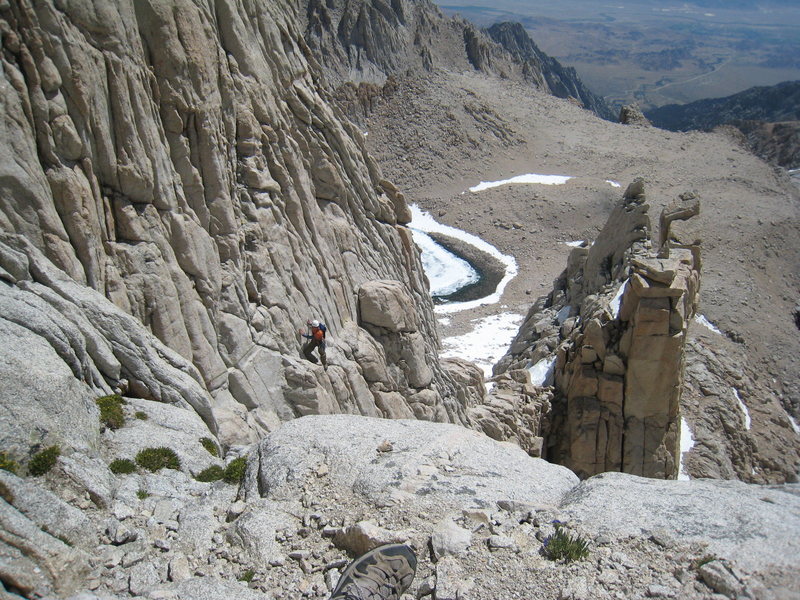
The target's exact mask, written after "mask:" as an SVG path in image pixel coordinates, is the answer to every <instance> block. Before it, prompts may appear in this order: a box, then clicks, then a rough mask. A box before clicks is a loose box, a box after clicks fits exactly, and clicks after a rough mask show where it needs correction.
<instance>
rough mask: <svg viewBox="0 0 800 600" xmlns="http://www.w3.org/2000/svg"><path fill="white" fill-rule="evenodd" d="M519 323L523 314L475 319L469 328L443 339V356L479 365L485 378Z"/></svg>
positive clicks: (507, 314) (510, 340)
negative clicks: (470, 328)
mask: <svg viewBox="0 0 800 600" xmlns="http://www.w3.org/2000/svg"><path fill="white" fill-rule="evenodd" d="M521 322H522V315H519V314H517V313H500V314H497V315H490V316H488V317H485V318H483V319H475V320H474V321H472V323H475V327H474V328H473V329H472V331H469V332H467V333H464V334H462V335H457V336H453V337H447V338H444V339H443V340H442V348H443V350H442V352H441V353H440V356H442V357H443V358H463V359H464V360H468V361H471V362H474V363H475V364H476V365H478V366H479V367H480V368H481V369H483V372H484V374H485V376H486V377H491V376H492V367H493V366H494V364H495V363H496V362H497V361H498V360H500V359H501V358H502V357H503V355H504V354H505V353H506V350H508V346H509V345H510V344H511V342H512V341H513V340H514V337H515V336H516V335H517V331H518V330H519V325H520V323H521Z"/></svg>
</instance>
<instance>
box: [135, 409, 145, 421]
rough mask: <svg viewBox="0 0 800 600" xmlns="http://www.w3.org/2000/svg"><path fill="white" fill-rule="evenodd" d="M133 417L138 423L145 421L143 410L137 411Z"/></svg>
mask: <svg viewBox="0 0 800 600" xmlns="http://www.w3.org/2000/svg"><path fill="white" fill-rule="evenodd" d="M134 416H135V417H136V418H137V419H139V420H140V421H147V413H146V412H144V411H143V410H137V411H136V414H135V415H134Z"/></svg>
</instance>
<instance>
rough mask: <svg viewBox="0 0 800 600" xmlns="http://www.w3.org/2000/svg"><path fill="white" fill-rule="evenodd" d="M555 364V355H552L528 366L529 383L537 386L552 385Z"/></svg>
mask: <svg viewBox="0 0 800 600" xmlns="http://www.w3.org/2000/svg"><path fill="white" fill-rule="evenodd" d="M555 364H556V357H555V356H553V357H550V358H543V359H542V360H540V361H539V362H537V363H536V364H535V365H533V366H532V367H529V368H528V372H529V373H530V374H531V383H532V384H533V385H538V386H543V385H552V383H553V370H554V368H555Z"/></svg>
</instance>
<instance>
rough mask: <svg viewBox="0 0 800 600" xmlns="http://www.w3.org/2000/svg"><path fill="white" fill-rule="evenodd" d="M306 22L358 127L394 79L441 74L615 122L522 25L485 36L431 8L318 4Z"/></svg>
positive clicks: (425, 4) (341, 0)
mask: <svg viewBox="0 0 800 600" xmlns="http://www.w3.org/2000/svg"><path fill="white" fill-rule="evenodd" d="M306 15H307V21H306V32H305V40H306V43H307V44H308V45H309V47H310V48H311V49H312V50H313V51H314V53H315V54H316V55H317V56H324V57H326V60H324V61H321V62H322V68H323V69H324V70H325V72H326V75H327V77H328V79H329V80H330V81H331V82H332V83H333V84H334V85H335V86H336V87H338V88H339V89H338V91H337V94H338V95H339V97H340V98H342V99H343V100H344V101H345V106H346V109H347V110H348V112H349V114H350V115H351V116H352V117H354V118H355V119H357V120H359V121H361V120H363V113H364V112H369V109H370V108H369V107H370V105H371V104H372V103H373V102H374V97H375V96H379V95H381V94H387V93H390V91H391V88H392V80H393V78H394V77H398V76H403V75H405V74H406V73H420V72H425V71H428V72H430V71H434V70H436V69H447V70H456V71H459V70H465V69H470V70H476V71H478V72H481V73H484V74H487V75H490V76H496V77H501V78H504V79H513V80H519V81H523V82H525V83H527V84H529V85H532V86H533V87H535V88H537V89H541V90H544V91H546V92H549V93H551V94H553V95H555V96H557V97H559V98H571V99H572V100H573V101H574V102H576V103H578V104H580V105H581V106H584V107H585V108H587V109H588V110H591V111H592V112H595V113H596V114H598V115H599V116H601V117H603V118H608V119H613V118H614V115H613V113H612V111H611V110H610V108H609V107H608V106H607V105H606V104H605V102H604V101H603V99H602V98H600V97H599V96H596V95H595V94H593V93H592V92H591V91H590V90H588V89H587V88H586V87H585V86H584V85H583V83H581V81H580V78H579V77H578V75H577V73H576V72H575V70H574V69H570V68H565V67H563V66H562V65H561V64H560V63H559V62H558V61H557V60H555V59H554V58H552V57H550V56H547V55H546V54H544V53H543V52H542V51H541V50H539V48H538V47H537V46H536V44H535V43H534V42H533V40H531V39H530V37H529V36H528V34H527V33H526V32H525V30H524V29H523V27H522V26H521V25H520V24H518V23H516V24H514V23H503V24H498V25H495V26H493V27H491V28H489V29H487V30H480V29H478V28H476V27H475V26H474V25H472V24H471V23H469V22H468V21H464V20H463V19H460V18H452V17H445V16H444V15H443V14H442V12H441V11H440V10H439V8H438V7H437V6H436V5H435V4H433V3H432V2H430V1H429V0H414V1H411V0H392V2H387V1H386V0H365V1H361V2H349V1H345V0H333V1H331V0H327V1H325V2H323V0H311V1H310V2H308V10H307V13H306Z"/></svg>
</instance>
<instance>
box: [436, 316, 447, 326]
mask: <svg viewBox="0 0 800 600" xmlns="http://www.w3.org/2000/svg"><path fill="white" fill-rule="evenodd" d="M436 320H437V321H439V324H440V325H441V326H442V327H447V326H448V325H450V317H439V318H438V319H436Z"/></svg>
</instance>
